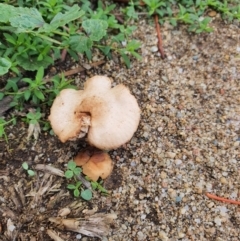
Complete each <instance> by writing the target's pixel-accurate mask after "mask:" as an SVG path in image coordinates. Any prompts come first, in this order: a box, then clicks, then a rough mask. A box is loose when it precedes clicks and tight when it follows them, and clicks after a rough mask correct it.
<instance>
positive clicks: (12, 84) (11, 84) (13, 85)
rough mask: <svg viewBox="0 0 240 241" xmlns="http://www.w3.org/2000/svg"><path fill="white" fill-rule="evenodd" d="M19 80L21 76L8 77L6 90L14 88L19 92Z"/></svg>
mask: <svg viewBox="0 0 240 241" xmlns="http://www.w3.org/2000/svg"><path fill="white" fill-rule="evenodd" d="M18 80H19V78H11V79H8V81H7V84H6V86H5V89H6V90H10V89H12V90H13V91H14V92H17V91H18V86H17V82H18Z"/></svg>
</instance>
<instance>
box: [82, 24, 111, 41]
mask: <svg viewBox="0 0 240 241" xmlns="http://www.w3.org/2000/svg"><path fill="white" fill-rule="evenodd" d="M82 27H83V29H84V30H85V32H86V33H87V34H88V36H89V38H90V39H91V40H93V41H99V40H101V39H102V38H103V37H104V36H105V35H106V34H107V31H106V30H107V28H108V23H107V21H105V20H101V19H87V20H85V21H83V22H82Z"/></svg>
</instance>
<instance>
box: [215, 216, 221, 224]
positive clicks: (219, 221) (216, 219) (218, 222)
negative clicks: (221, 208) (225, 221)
mask: <svg viewBox="0 0 240 241" xmlns="http://www.w3.org/2000/svg"><path fill="white" fill-rule="evenodd" d="M214 223H216V225H218V226H221V225H222V220H221V218H220V217H218V216H217V217H215V218H214Z"/></svg>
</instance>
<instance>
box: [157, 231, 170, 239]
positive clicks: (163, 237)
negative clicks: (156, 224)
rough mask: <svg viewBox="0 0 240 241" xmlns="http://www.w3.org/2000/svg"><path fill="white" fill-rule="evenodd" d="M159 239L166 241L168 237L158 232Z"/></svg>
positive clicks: (162, 232)
mask: <svg viewBox="0 0 240 241" xmlns="http://www.w3.org/2000/svg"><path fill="white" fill-rule="evenodd" d="M159 238H160V239H161V240H162V241H168V236H167V234H166V233H165V232H164V231H160V232H159Z"/></svg>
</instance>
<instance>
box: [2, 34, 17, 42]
mask: <svg viewBox="0 0 240 241" xmlns="http://www.w3.org/2000/svg"><path fill="white" fill-rule="evenodd" d="M3 35H4V37H5V38H6V40H7V41H8V42H9V43H12V44H13V45H16V39H15V38H14V37H13V36H12V35H10V34H8V33H4V34H3Z"/></svg>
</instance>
